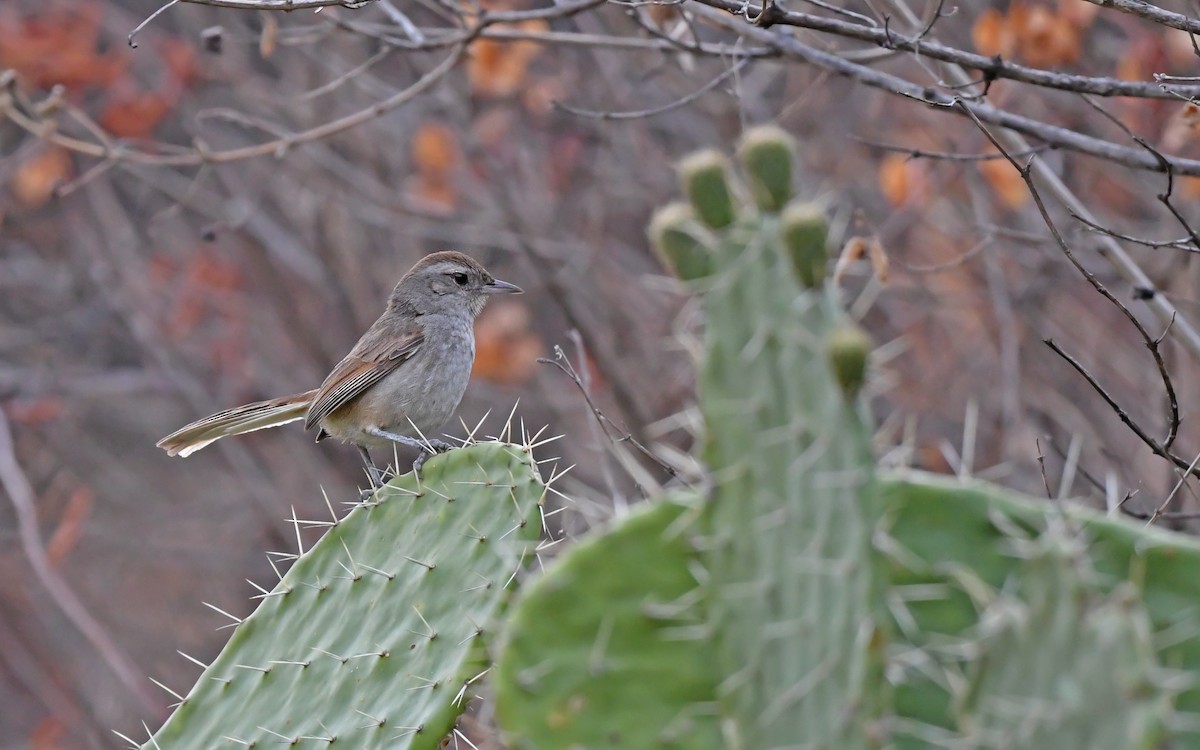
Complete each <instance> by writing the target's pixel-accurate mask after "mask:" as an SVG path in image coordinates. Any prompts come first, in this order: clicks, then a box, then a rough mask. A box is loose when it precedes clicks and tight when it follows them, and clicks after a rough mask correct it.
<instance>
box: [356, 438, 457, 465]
mask: <svg viewBox="0 0 1200 750" xmlns="http://www.w3.org/2000/svg"><path fill="white" fill-rule="evenodd" d="M366 431H367V433H368V434H370V435H374V436H375V437H380V438H383V439H385V440H391V441H392V442H394V443H400V444H401V445H407V446H408V447H409V448H416V449H417V450H419V451H421V452H420V453H419V454H417V460H416V461H413V473H414V474H417V475H420V473H421V467H422V466H424V465H425V459H427V458H429V457H430V456H433V455H437V454H438V453H445V452H446V451H448V450H451V449H453V448H454V446H453V445H451V444H450V443H447V442H446V441H445V440H436V439H430V440H418V439H417V438H411V437H409V436H407V435H399V434H397V433H395V432H388V431H387V430H381V429H379V428H378V427H368V428H367V430H366Z"/></svg>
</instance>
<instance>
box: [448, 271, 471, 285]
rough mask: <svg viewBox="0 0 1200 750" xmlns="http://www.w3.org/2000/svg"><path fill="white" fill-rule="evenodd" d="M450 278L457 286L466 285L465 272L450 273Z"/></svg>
mask: <svg viewBox="0 0 1200 750" xmlns="http://www.w3.org/2000/svg"><path fill="white" fill-rule="evenodd" d="M450 278H452V279H454V283H455V284H458V285H459V286H466V285H467V275H466V274H465V273H462V272H459V273H452V274H450Z"/></svg>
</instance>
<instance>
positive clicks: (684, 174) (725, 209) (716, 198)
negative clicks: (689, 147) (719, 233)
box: [679, 150, 737, 229]
mask: <svg viewBox="0 0 1200 750" xmlns="http://www.w3.org/2000/svg"><path fill="white" fill-rule="evenodd" d="M679 177H680V179H681V181H682V183H683V192H684V194H685V195H686V196H687V197H688V200H689V201H691V203H692V207H693V208H695V210H696V216H698V217H700V220H701V221H703V222H704V223H705V224H707V225H708V226H710V227H712V228H713V229H724V228H725V227H727V226H729V225H730V224H732V223H733V222H734V220H735V219H737V208H736V206H735V204H734V201H733V191H732V189H731V188H730V185H729V160H728V159H726V158H725V155H724V154H722V153H721V152H720V151H713V150H709V151H700V152H698V153H695V154H692V155H691V156H688V157H686V158H684V159H683V160H682V161H681V162H679Z"/></svg>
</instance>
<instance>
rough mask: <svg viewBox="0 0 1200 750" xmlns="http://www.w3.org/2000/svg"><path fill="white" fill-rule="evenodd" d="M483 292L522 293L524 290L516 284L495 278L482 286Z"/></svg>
mask: <svg viewBox="0 0 1200 750" xmlns="http://www.w3.org/2000/svg"><path fill="white" fill-rule="evenodd" d="M483 293H484V294H524V293H525V291H524V290H523V289H521V287H519V286H517V285H516V284H510V283H508V282H507V281H501V280H500V279H495V280H493V281H491V282H489V283H487V284H484V286H483Z"/></svg>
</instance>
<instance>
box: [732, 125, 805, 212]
mask: <svg viewBox="0 0 1200 750" xmlns="http://www.w3.org/2000/svg"><path fill="white" fill-rule="evenodd" d="M795 152H796V145H795V141H793V140H792V137H791V136H790V135H788V134H787V133H786V132H785V131H784V130H783V129H781V128H778V127H775V126H774V125H762V126H759V127H756V128H751V129H750V130H747V131H746V133H745V134H744V135H743V136H742V141H741V143H740V144H739V146H738V158H739V159H740V160H741V162H742V170H743V172H744V173H745V175H746V182H747V183H748V184H749V186H750V192H751V194H752V195H753V196H754V202H755V203H757V204H758V207H759V208H761V209H762V210H764V211H773V212H778V211H780V210H781V209H782V208H783V207H784V205H785V204H787V202H788V199H789V198H791V196H792V161H793V160H794V158H795Z"/></svg>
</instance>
